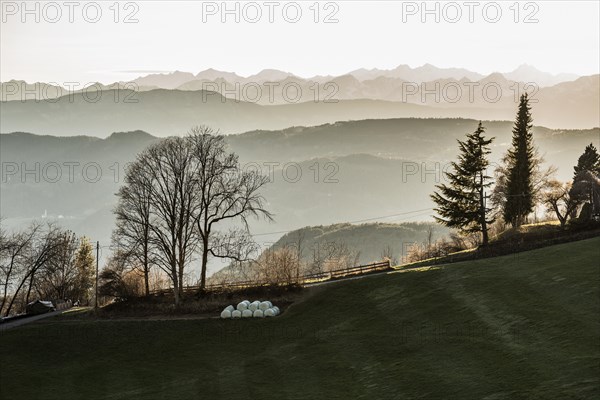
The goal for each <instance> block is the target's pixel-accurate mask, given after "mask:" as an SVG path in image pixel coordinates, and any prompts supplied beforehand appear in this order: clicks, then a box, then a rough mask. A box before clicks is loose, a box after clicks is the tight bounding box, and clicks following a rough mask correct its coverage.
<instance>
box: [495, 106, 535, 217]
mask: <svg viewBox="0 0 600 400" xmlns="http://www.w3.org/2000/svg"><path fill="white" fill-rule="evenodd" d="M532 121H533V120H532V119H531V107H530V106H529V98H528V97H527V94H524V95H522V96H521V100H520V103H519V110H518V112H517V118H516V120H515V126H514V128H513V131H512V132H513V138H512V148H511V149H510V150H509V151H508V154H507V157H506V158H507V163H508V173H507V177H506V203H505V205H504V210H503V216H504V221H506V222H507V223H510V224H511V225H512V226H513V227H519V226H521V225H522V224H523V222H524V221H525V218H526V217H527V215H529V213H531V212H532V211H533V207H534V205H535V201H534V187H533V173H534V169H535V165H536V162H535V154H536V153H535V148H534V146H533V133H532V131H531V128H532V127H533V124H532Z"/></svg>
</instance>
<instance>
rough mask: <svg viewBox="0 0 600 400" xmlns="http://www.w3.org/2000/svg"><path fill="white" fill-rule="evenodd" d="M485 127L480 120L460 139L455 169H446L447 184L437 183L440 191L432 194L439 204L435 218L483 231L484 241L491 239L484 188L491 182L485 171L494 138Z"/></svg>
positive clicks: (453, 226) (449, 225)
mask: <svg viewBox="0 0 600 400" xmlns="http://www.w3.org/2000/svg"><path fill="white" fill-rule="evenodd" d="M484 132H485V128H484V127H483V125H482V124H481V122H479V126H478V127H477V130H476V131H475V132H474V133H471V134H467V135H466V137H467V139H466V140H465V141H460V140H458V146H459V149H460V155H459V156H458V162H452V164H451V165H452V169H453V171H452V172H450V171H448V172H445V173H444V175H445V176H446V179H447V180H448V182H449V183H448V184H440V185H437V186H436V188H437V189H438V192H434V193H433V194H432V195H431V198H432V200H433V201H434V202H435V203H436V204H437V206H438V207H437V208H436V209H435V211H436V212H437V213H438V214H439V217H435V219H436V220H437V221H438V222H440V223H442V224H444V225H446V226H448V227H450V228H458V229H459V230H460V231H461V232H463V233H475V232H481V233H482V244H483V245H486V244H487V243H488V228H487V226H488V224H491V223H492V222H493V219H488V217H487V215H488V213H489V211H490V209H489V208H487V207H486V194H485V190H486V188H488V187H489V186H491V184H492V183H491V182H490V177H489V176H487V175H486V168H487V167H488V165H489V161H488V160H487V155H488V154H490V152H491V151H490V148H489V145H490V144H491V143H492V141H493V140H494V138H490V139H486V138H485V137H484Z"/></svg>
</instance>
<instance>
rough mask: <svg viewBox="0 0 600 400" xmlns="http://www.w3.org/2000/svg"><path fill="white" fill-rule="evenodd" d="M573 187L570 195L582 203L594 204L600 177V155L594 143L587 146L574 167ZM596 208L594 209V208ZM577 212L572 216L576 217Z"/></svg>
mask: <svg viewBox="0 0 600 400" xmlns="http://www.w3.org/2000/svg"><path fill="white" fill-rule="evenodd" d="M573 172H574V173H573V186H572V188H571V190H570V192H569V195H570V196H571V197H572V198H573V199H575V200H577V201H579V202H580V203H589V204H591V205H592V206H595V205H596V204H595V203H594V188H595V187H597V180H598V177H599V176H600V154H598V150H596V147H594V145H593V144H592V143H590V144H589V145H588V146H586V148H585V150H584V152H583V154H582V155H581V156H580V157H579V159H578V160H577V165H576V166H575V167H573ZM593 208H594V207H593ZM575 213H576V210H575V211H574V212H573V213H572V214H571V217H575Z"/></svg>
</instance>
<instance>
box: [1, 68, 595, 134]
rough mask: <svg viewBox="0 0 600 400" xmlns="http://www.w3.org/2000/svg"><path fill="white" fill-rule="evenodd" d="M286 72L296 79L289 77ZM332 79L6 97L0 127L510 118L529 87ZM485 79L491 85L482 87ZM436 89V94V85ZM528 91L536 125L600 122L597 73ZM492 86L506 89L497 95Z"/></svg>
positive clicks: (58, 129) (45, 129) (245, 127)
mask: <svg viewBox="0 0 600 400" xmlns="http://www.w3.org/2000/svg"><path fill="white" fill-rule="evenodd" d="M290 79H296V78H286V80H290ZM334 82H336V83H337V87H338V89H339V90H338V93H337V95H336V96H337V97H338V98H340V100H338V101H335V102H324V101H305V102H297V103H293V102H292V103H285V102H284V103H283V104H276V105H261V104H257V103H255V102H250V101H238V100H236V99H232V98H227V97H224V96H221V95H220V94H219V93H216V92H212V91H203V90H194V89H197V88H190V90H169V89H153V90H148V91H139V92H136V91H132V90H129V89H126V88H120V89H107V90H103V91H101V92H99V93H98V92H92V93H87V94H83V93H77V94H72V95H66V96H63V97H60V98H58V99H55V100H52V101H36V100H34V99H28V100H26V101H7V102H1V103H0V109H1V112H2V119H1V120H0V132H4V133H6V132H15V131H25V132H38V133H43V134H52V135H57V136H72V135H94V136H105V135H106V134H107V132H120V131H134V130H143V131H147V132H152V133H153V134H156V135H159V136H168V135H181V134H183V133H185V132H187V131H188V130H189V129H190V128H191V127H192V126H195V125H201V124H205V125H210V126H212V127H214V128H216V129H220V130H221V132H223V133H226V134H231V133H240V132H245V131H250V130H255V129H269V130H278V129H285V128H288V127H291V126H313V125H320V124H325V123H334V122H337V121H348V120H362V119H387V118H406V117H419V118H473V119H482V120H509V121H510V120H513V119H514V116H515V113H516V108H517V103H518V95H519V93H523V92H524V90H525V89H527V88H526V87H525V85H524V84H523V83H515V82H512V81H509V80H507V79H506V78H504V76H503V75H501V74H495V75H491V76H488V77H485V78H483V79H481V80H480V81H478V85H479V86H478V90H476V91H475V94H474V96H473V98H472V99H471V98H470V94H469V92H468V90H467V89H464V90H463V91H462V95H461V96H460V98H459V99H458V100H457V101H456V102H451V101H448V100H449V99H450V98H451V97H452V96H455V94H453V93H452V91H451V90H448V91H447V92H446V96H445V97H446V98H444V97H443V96H442V97H441V99H440V98H436V94H435V93H434V94H431V93H422V89H423V88H422V87H419V86H413V87H412V88H413V89H414V93H413V94H412V95H411V96H409V97H408V98H407V99H406V100H407V101H405V102H404V101H402V96H403V94H402V93H400V92H401V89H402V86H401V82H399V81H398V80H397V79H395V78H377V79H376V80H375V81H363V82H360V81H359V80H358V79H356V78H354V77H353V76H351V75H347V76H345V77H340V78H336V80H335V81H334ZM436 84H437V87H438V88H439V87H442V88H443V87H446V88H449V89H452V88H456V86H457V85H460V84H464V81H456V80H453V79H446V80H440V81H435V82H431V83H428V84H427V85H430V86H429V87H425V88H424V89H425V90H431V88H435V87H436V86H435V85H436ZM424 85H425V84H424ZM444 85H447V86H444ZM486 85H488V86H487V88H488V90H486V91H483V88H485V87H486ZM305 87H306V86H305ZM530 89H531V88H530ZM436 92H437V93H438V94H439V93H440V91H439V90H437V91H436ZM530 92H531V96H530V97H531V99H532V102H531V106H532V112H533V119H534V121H535V123H536V124H537V125H541V126H547V127H550V128H569V129H584V128H592V127H596V126H599V125H600V75H594V76H589V77H581V78H578V79H577V80H575V81H571V82H563V83H560V84H557V85H554V86H550V87H545V88H541V89H539V90H537V89H535V90H530ZM495 93H502V94H503V96H502V97H499V98H498V99H497V100H496V99H495V96H496V94H495ZM96 96H97V97H96ZM354 97H359V99H354ZM364 97H371V98H364ZM377 97H388V98H391V99H396V98H398V97H400V100H378V99H373V98H377ZM437 97H440V96H437Z"/></svg>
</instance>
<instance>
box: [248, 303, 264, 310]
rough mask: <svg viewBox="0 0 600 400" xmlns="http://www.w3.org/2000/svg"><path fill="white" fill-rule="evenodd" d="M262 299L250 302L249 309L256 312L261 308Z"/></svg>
mask: <svg viewBox="0 0 600 400" xmlns="http://www.w3.org/2000/svg"><path fill="white" fill-rule="evenodd" d="M260 304H261V303H260V301H258V300H256V301H253V302H252V303H250V305H249V306H248V310H250V311H252V312H254V311H256V310H258V309H259V308H260Z"/></svg>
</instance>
